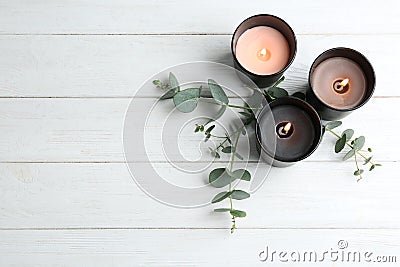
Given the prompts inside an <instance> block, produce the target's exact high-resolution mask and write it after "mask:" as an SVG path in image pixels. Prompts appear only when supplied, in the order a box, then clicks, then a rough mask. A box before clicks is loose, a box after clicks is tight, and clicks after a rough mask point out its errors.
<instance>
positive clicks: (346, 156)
mask: <svg viewBox="0 0 400 267" xmlns="http://www.w3.org/2000/svg"><path fill="white" fill-rule="evenodd" d="M355 153H356V150H354V149H351V150H349V152H347V154H346V155H344V157H343V160H348V159H349V158H351V157H353V156H354V154H355Z"/></svg>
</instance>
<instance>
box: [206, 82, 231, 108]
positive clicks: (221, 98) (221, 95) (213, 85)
mask: <svg viewBox="0 0 400 267" xmlns="http://www.w3.org/2000/svg"><path fill="white" fill-rule="evenodd" d="M208 86H209V87H210V91H211V94H212V96H213V98H214V99H215V100H217V101H218V102H221V103H224V104H228V103H229V99H228V97H227V96H226V94H225V92H224V90H223V89H222V87H221V86H219V84H217V82H216V81H214V80H212V79H208Z"/></svg>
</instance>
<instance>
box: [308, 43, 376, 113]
mask: <svg viewBox="0 0 400 267" xmlns="http://www.w3.org/2000/svg"><path fill="white" fill-rule="evenodd" d="M308 82H309V85H310V86H309V88H308V89H307V94H306V98H307V102H308V103H310V104H311V105H312V106H313V107H314V108H315V109H316V110H317V111H318V113H319V115H320V116H321V118H322V119H324V120H339V119H341V118H344V117H345V116H347V115H349V114H350V113H351V112H352V111H354V110H356V109H358V108H360V107H361V106H363V105H364V104H365V103H367V102H368V100H369V99H370V98H371V97H372V94H373V93H374V89H375V73H374V69H373V68H372V65H371V63H370V62H369V61H368V59H367V58H366V57H365V56H364V55H362V54H361V53H360V52H358V51H356V50H354V49H350V48H346V47H336V48H332V49H329V50H327V51H325V52H323V53H322V54H320V55H319V56H318V57H317V58H316V59H315V60H314V62H313V64H312V66H311V69H310V73H309V76H308Z"/></svg>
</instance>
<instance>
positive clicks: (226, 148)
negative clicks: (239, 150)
mask: <svg viewBox="0 0 400 267" xmlns="http://www.w3.org/2000/svg"><path fill="white" fill-rule="evenodd" d="M221 151H222V152H224V153H228V154H229V153H232V146H227V147H224V148H223V149H222V150H221Z"/></svg>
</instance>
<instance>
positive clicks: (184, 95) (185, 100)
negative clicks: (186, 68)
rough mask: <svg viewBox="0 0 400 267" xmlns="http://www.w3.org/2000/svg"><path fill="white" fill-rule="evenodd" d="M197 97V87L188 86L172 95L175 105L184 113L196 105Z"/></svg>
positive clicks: (198, 94) (198, 92)
mask: <svg viewBox="0 0 400 267" xmlns="http://www.w3.org/2000/svg"><path fill="white" fill-rule="evenodd" d="M199 97H200V89H199V88H188V89H186V90H183V91H180V92H178V93H177V94H176V95H175V96H174V104H175V107H176V108H177V109H178V110H179V111H181V112H184V113H188V112H192V111H193V110H194V109H195V108H196V107H197V102H198V99H199Z"/></svg>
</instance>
